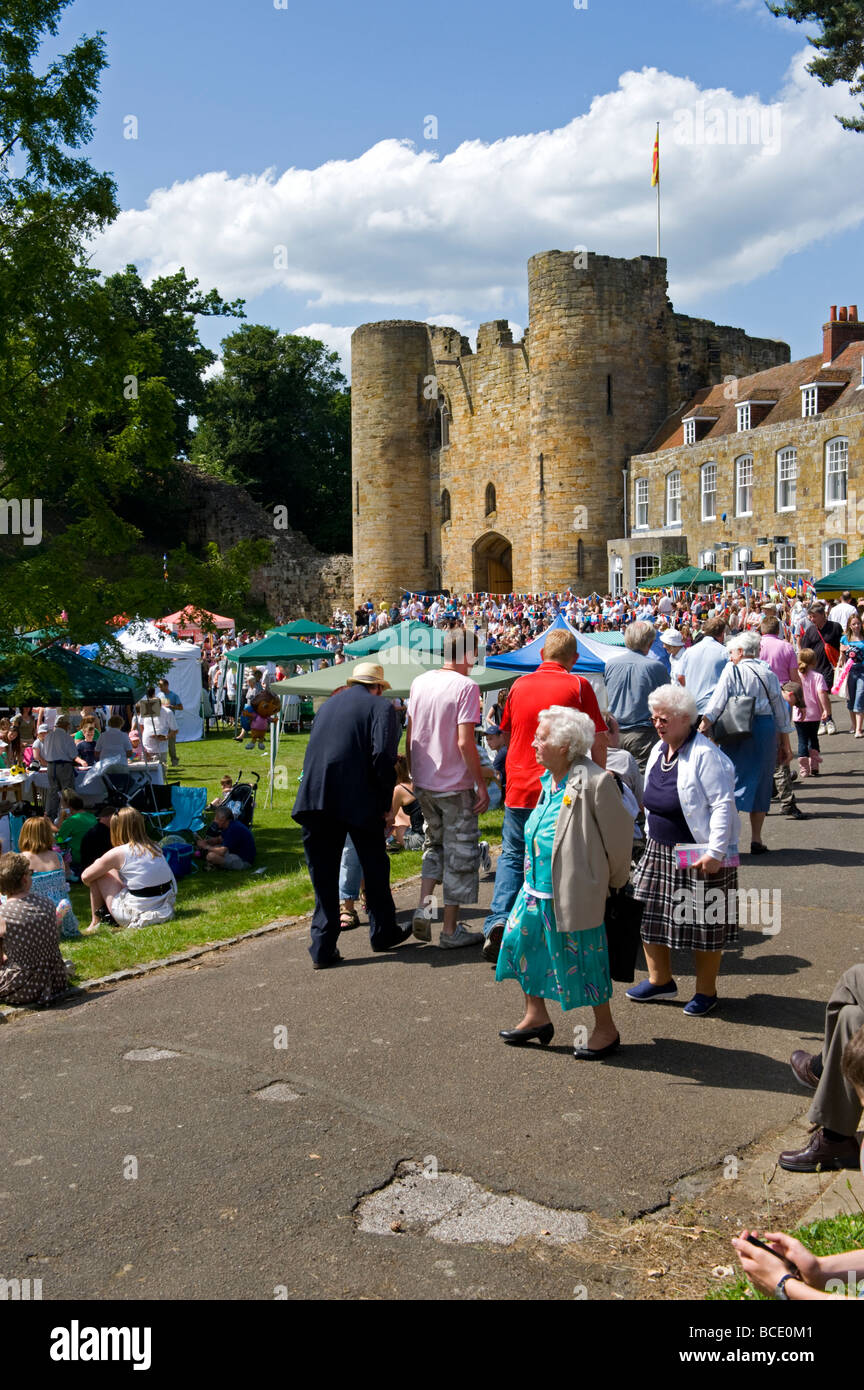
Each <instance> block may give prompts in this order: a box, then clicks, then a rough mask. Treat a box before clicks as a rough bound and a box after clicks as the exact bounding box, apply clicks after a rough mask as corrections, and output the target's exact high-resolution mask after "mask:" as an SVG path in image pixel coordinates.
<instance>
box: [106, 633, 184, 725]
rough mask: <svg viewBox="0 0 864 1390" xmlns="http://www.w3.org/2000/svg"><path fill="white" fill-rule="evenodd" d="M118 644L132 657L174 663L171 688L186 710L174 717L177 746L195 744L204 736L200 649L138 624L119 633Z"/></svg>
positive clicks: (170, 675) (171, 670)
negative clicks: (158, 658) (144, 657)
mask: <svg viewBox="0 0 864 1390" xmlns="http://www.w3.org/2000/svg"><path fill="white" fill-rule="evenodd" d="M117 640H118V642H119V643H120V645H121V646H122V647H124V648H125V649H126V651H127V652H129V653H130V654H131V655H136V654H138V653H141V655H142V656H143V655H145V654H146V655H148V656H158V657H161V658H162V659H163V660H166V661H170V662H171V668H170V670H169V671H168V672H167V677H168V684H169V686H170V687H171V689H172V690H173V691H174V692H175V694H176V695H177V696H178V697H179V699H180V703H181V705H182V706H183V708H182V710H179V711H177V712H176V714H175V718H176V720H177V727H178V731H179V732H178V734H177V742H178V743H195V742H197V740H198V739H200V738H201V737H202V736H203V733H204V722H203V720H202V718H201V648H200V647H193V646H192V644H191V643H189V642H178V641H177V639H176V638H175V637H169V636H168V635H167V634H166V633H164V632H160V631H159V629H158V628H157V627H154V625H153V623H148V622H142V621H137V620H136V621H135V622H134V623H130V624H129V626H128V627H125V628H124V629H123V631H122V632H118V633H117Z"/></svg>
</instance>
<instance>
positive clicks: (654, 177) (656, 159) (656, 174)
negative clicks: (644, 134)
mask: <svg viewBox="0 0 864 1390" xmlns="http://www.w3.org/2000/svg"><path fill="white" fill-rule="evenodd" d="M659 182H660V124H659V122H658V124H657V134H656V136H655V137H654V156H653V158H652V160H651V187H652V188H656V187H657V185H658V183H659Z"/></svg>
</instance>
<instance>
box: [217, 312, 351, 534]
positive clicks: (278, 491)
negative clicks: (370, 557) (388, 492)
mask: <svg viewBox="0 0 864 1390" xmlns="http://www.w3.org/2000/svg"><path fill="white" fill-rule="evenodd" d="M222 362H223V366H224V371H223V373H222V375H221V376H218V377H215V378H213V379H212V380H211V381H210V382H208V384H207V391H206V394H205V397H204V401H203V403H202V405H201V407H200V409H199V426H198V432H197V434H196V436H195V440H194V443H193V446H192V460H193V462H194V463H196V464H197V465H198V466H199V467H201V468H203V469H205V470H206V471H211V472H214V473H219V474H221V475H222V476H224V477H226V478H228V479H230V480H231V481H233V482H236V483H240V484H242V485H243V486H244V487H246V488H248V490H249V492H250V493H251V494H252V496H253V497H254V498H255V500H256V501H257V502H259V503H260V504H261V505H262V506H264V507H267V508H276V507H285V508H286V509H287V522H288V525H289V526H291V527H292V528H294V529H296V530H298V531H301V532H302V533H303V534H304V535H305V536H306V537H307V538H308V540H310V541H311V542H312V544H313V545H315V546H317V547H318V548H319V549H321V550H324V551H336V550H347V549H348V548H350V544H351V408H350V395H349V391H348V383H347V381H346V380H345V377H344V376H343V374H342V372H341V370H340V369H339V365H338V362H339V358H338V355H337V354H336V353H335V352H329V351H328V350H327V348H326V347H325V346H324V344H323V343H319V342H318V341H317V340H316V339H314V338H303V337H296V336H291V335H289V334H280V333H279V332H278V331H277V330H276V329H275V328H267V327H265V326H264V325H263V324H244V325H243V326H242V327H241V328H239V329H238V330H237V332H236V333H232V334H230V335H229V336H228V337H227V338H225V340H224V341H223V344H222Z"/></svg>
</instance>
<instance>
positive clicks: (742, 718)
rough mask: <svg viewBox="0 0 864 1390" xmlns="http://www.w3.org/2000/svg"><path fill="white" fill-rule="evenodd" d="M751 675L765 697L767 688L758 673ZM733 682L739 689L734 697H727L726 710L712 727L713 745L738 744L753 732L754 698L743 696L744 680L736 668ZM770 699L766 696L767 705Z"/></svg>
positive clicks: (753, 696)
mask: <svg viewBox="0 0 864 1390" xmlns="http://www.w3.org/2000/svg"><path fill="white" fill-rule="evenodd" d="M753 674H754V676H755V677H756V679H757V680H758V682H759V684H760V685H761V687H762V689H763V690H764V691H765V694H766V696H767V695H768V688H767V686H766V685H765V682H764V681H763V679H762V677H761V676H760V675H759V672H758V671H756V670H754V672H753ZM735 680H736V681H737V684H738V687H739V689H738V691H737V692H736V693H735V694H734V695H730V696H729V699H728V700H727V701H726V708H725V709H724V711H723V713H722V714H721V715H720V718H719V719H718V720H717V723H716V724H715V725H714V730H713V738H714V741H715V743H740V742H741V740H742V739H745V738H749V737H750V735H751V734H752V732H753V720H754V718H755V714H756V696H755V695H745V694H744V680H743V678H742V676H741V672H740V671H739V670H738V667H737V666H736V667H735ZM770 698H771V697H770V696H768V700H769V704H770Z"/></svg>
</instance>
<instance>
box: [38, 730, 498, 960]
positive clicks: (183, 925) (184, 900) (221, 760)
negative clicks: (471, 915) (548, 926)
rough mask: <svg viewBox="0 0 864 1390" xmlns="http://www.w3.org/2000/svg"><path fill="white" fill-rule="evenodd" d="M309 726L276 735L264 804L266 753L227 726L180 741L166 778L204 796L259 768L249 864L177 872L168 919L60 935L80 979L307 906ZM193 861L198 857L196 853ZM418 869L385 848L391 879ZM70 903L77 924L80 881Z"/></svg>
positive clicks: (486, 832)
mask: <svg viewBox="0 0 864 1390" xmlns="http://www.w3.org/2000/svg"><path fill="white" fill-rule="evenodd" d="M308 741H309V735H308V734H305V733H303V734H296V733H287V734H284V735H283V736H282V738H281V740H280V743H279V753H278V758H277V766H276V786H275V789H274V792H273V807H272V809H270V808H268V807H267V806H266V804H265V803H266V800H267V773H268V770H269V759H268V758H266V757H262V756H261V754H260V753H257V752H254V751H253V752H249V751H248V750H247V749H245V748H244V747H243V745H242V744H241V743H235V742H234V741H233V738H232V734H231V732H230V731H227V730H226V731H224V732H221V733H215V734H210V735H209V736H208V737H207V738H206V739H202V741H201V742H200V743H180V744H178V745H177V753H178V756H179V758H180V760H181V761H180V766H179V768H174V769H171V768H169V770H168V772H169V780H171V781H174V780H179V781H181V782H183V783H185V784H186V785H188V786H197V787H201V786H205V785H206V787H207V791H208V800H210V799H212V798H213V797H215V796H217V795H218V794H219V790H220V788H219V782H220V779H221V778H222V777H223V776H224V775H225V774H226V773H230V774H231V775H232V777H233V778H234V780H235V781H236V780H238V775H239V773H240V770H241V769H242V770H243V772H244V774H246V775H248V774H249V772H250V771H256V772H259V773H260V774H261V785H260V788H259V792H258V801H257V806H256V810H255V820H254V825H253V831H254V834H255V843H256V845H257V848H258V858H257V861H256V864H255V870H256V872H252V873H246V872H242V873H220V872H218V871H213V872H205V871H204V870H203V868H201V867H198V868H196V869H195V870H194V871H193V872H192V873H191V874H189V875H187V877H186V878H183V879H181V880H180V883H179V885H178V886H179V890H180V891H179V893H178V896H177V910H176V914H175V916H174V920H173V921H171V922H165V923H163V924H162V925H160V926H154V927H143V928H142V929H141V930H140V931H120V932H117V931H114V932H112V930H111V928H110V927H109V926H107V925H105V926H102V927H101V928H100V929H99V931H98V932H97V933H96V934H95V936H90V937H85V938H84V940H83V941H64V942H63V943H62V948H61V949H62V951H63V955H64V957H65V958H66V959H69V960H73V961H74V962H75V965H76V967H77V971H78V974H77V977H76V978H77V979H78V980H79V981H83V980H92V979H96V978H98V977H99V976H101V975H108V974H111V973H112V972H113V971H115V970H123V969H125V968H127V967H129V966H132V965H140V964H143V963H145V962H147V961H153V960H159V959H161V958H162V957H164V956H170V955H173V954H174V953H175V952H177V951H183V950H186V949H187V948H189V947H190V946H199V945H203V944H205V943H207V942H211V941H221V940H224V939H225V938H226V937H229V936H236V935H237V934H238V933H239V932H244V931H251V930H253V929H254V928H255V927H261V926H264V925H265V924H266V923H267V922H272V921H274V920H275V919H276V918H280V917H297V916H302V915H303V914H304V913H306V912H310V911H311V910H312V906H313V894H312V888H311V885H310V883H309V875H308V873H307V871H306V865H305V861H304V859H303V846H302V842H301V837H300V827H299V826H298V825H297V824H295V822H294V821H293V820H292V819H291V807H292V805H293V804H294V797H295V795H296V791H297V779H298V778H299V776H300V771H301V769H302V766H303V756H304V754H305V751H306V744H307V743H308ZM502 820H503V811H501V810H498V811H490V812H488V813H487V815H485V816H484V817H483V818H482V820H481V833H482V835H483V836H484V838H485V839H487V840H489V842H490V843H491V844H500V842H501V824H502ZM194 862H195V864H196V865H198V866H200V864H201V861H200V860H195V861H194ZM419 871H420V852H419V851H408V850H405V851H403V852H402V853H401V854H396V855H392V856H391V878H392V879H393V881H394V882H395V881H397V880H399V879H404V878H410V877H411V876H412V874H416V873H419ZM71 898H72V904H73V906H74V909H75V912H76V914H77V916H78V921H79V923H80V924H81V925H82V926H86V925H87V923H88V922H89V921H90V899H89V894H88V892H87V889H86V888H84V887H82V886H81V885H80V884H75V885H73V887H72V892H71Z"/></svg>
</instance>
